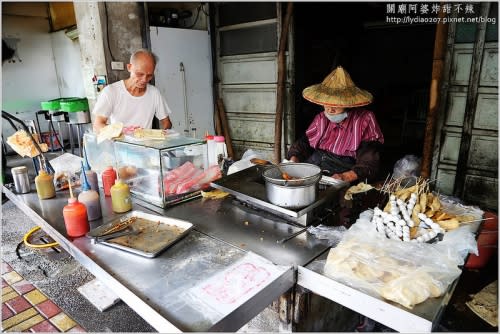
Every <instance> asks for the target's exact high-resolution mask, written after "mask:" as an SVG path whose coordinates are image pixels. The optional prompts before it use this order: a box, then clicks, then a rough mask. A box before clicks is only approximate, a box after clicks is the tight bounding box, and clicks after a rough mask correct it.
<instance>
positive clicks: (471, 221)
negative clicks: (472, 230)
mask: <svg viewBox="0 0 500 334" xmlns="http://www.w3.org/2000/svg"><path fill="white" fill-rule="evenodd" d="M490 219H494V218H493V217H489V218H483V219H476V220H469V221H467V222H462V223H465V224H468V223H475V222H480V221H483V220H490Z"/></svg>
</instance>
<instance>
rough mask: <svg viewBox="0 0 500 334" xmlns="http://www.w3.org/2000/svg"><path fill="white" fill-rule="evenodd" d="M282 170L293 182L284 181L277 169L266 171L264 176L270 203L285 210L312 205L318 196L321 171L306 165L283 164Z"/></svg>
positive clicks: (272, 168)
mask: <svg viewBox="0 0 500 334" xmlns="http://www.w3.org/2000/svg"><path fill="white" fill-rule="evenodd" d="M280 167H281V170H282V171H283V172H285V173H287V174H288V175H290V176H291V177H293V179H292V180H284V179H283V177H282V173H281V171H280V170H279V169H278V168H277V167H276V166H274V167H270V168H268V169H266V170H265V171H264V172H263V173H262V176H263V177H264V180H265V182H266V195H267V199H268V200H269V202H271V203H272V204H274V205H278V206H280V207H283V208H289V209H300V208H303V207H306V206H308V205H310V204H312V203H313V202H314V201H316V198H317V196H318V184H319V180H320V179H321V169H320V168H319V167H318V166H315V165H312V164H306V163H289V164H281V165H280Z"/></svg>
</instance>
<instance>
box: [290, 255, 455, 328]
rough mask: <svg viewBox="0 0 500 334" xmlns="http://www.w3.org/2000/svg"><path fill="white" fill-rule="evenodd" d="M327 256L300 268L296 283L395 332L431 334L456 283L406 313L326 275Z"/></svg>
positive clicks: (397, 306)
mask: <svg viewBox="0 0 500 334" xmlns="http://www.w3.org/2000/svg"><path fill="white" fill-rule="evenodd" d="M327 256H328V252H325V253H324V254H322V255H321V256H319V257H318V258H317V259H315V260H314V261H313V262H311V263H310V264H308V265H307V266H304V267H303V266H299V267H298V276H297V284H298V285H300V286H302V287H304V288H306V289H308V290H310V291H312V292H314V293H316V294H318V295H320V296H323V297H325V298H328V299H330V300H332V301H334V302H336V303H338V304H341V305H343V306H345V307H348V308H350V309H351V310H353V311H355V312H358V313H360V314H363V315H365V316H367V317H368V318H370V319H373V320H375V321H377V322H379V323H382V324H384V325H386V326H388V327H390V328H392V329H394V330H396V331H398V332H403V333H405V332H406V333H428V332H432V330H433V328H434V326H435V325H436V324H437V323H438V322H439V319H440V318H441V315H442V313H443V312H444V310H445V308H446V306H447V305H448V302H449V301H450V299H451V296H452V295H453V291H454V290H455V287H456V285H457V283H458V278H457V279H456V280H455V281H454V282H453V283H452V284H451V285H450V286H449V287H448V290H447V291H446V293H444V294H443V295H442V296H441V297H439V298H429V299H427V300H426V301H425V302H423V303H421V304H417V305H415V306H414V308H413V309H412V310H409V309H407V308H405V307H403V306H400V305H399V304H397V303H393V302H390V301H387V300H383V299H380V298H376V297H373V296H370V295H368V294H366V293H363V292H361V291H359V290H356V289H354V288H352V287H350V286H347V285H345V284H342V283H339V282H337V281H335V280H333V279H331V278H329V277H327V276H325V275H324V274H323V268H324V265H325V262H326V258H327Z"/></svg>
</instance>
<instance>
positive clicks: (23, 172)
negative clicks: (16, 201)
mask: <svg viewBox="0 0 500 334" xmlns="http://www.w3.org/2000/svg"><path fill="white" fill-rule="evenodd" d="M11 173H12V178H13V179H14V186H15V187H16V192H17V193H18V194H26V193H29V192H30V191H31V186H30V180H29V178H28V168H27V167H26V166H19V167H14V168H12V169H11Z"/></svg>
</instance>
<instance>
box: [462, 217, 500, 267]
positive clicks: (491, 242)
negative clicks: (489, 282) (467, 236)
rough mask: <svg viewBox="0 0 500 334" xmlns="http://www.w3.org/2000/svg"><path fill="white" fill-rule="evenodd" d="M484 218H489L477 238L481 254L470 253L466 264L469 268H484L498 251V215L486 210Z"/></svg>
mask: <svg viewBox="0 0 500 334" xmlns="http://www.w3.org/2000/svg"><path fill="white" fill-rule="evenodd" d="M484 218H489V219H488V220H486V221H485V222H484V223H483V226H482V227H481V231H480V232H479V236H478V238H477V249H478V252H479V255H474V254H470V255H469V258H468V259H467V263H466V264H465V267H466V268H468V269H480V268H483V267H484V266H485V265H487V264H488V262H489V260H490V259H491V257H492V256H493V254H495V253H496V252H497V251H498V216H497V215H496V214H494V213H492V212H485V213H484Z"/></svg>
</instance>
